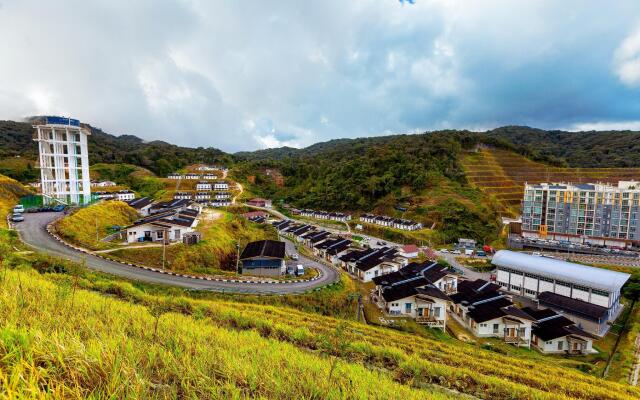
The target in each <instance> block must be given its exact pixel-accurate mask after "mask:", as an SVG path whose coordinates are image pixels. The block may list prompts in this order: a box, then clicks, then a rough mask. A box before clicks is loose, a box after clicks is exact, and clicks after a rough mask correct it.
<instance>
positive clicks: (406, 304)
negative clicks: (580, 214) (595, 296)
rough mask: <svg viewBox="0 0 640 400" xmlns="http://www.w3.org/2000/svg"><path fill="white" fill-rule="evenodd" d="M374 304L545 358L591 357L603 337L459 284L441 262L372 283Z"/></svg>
mask: <svg viewBox="0 0 640 400" xmlns="http://www.w3.org/2000/svg"><path fill="white" fill-rule="evenodd" d="M373 281H374V283H375V284H376V289H375V291H374V294H373V300H374V302H376V304H377V305H378V306H379V307H380V308H381V309H382V310H383V311H384V312H385V313H386V314H388V315H390V316H405V317H410V318H413V319H415V320H416V322H418V323H420V324H424V325H427V326H430V327H433V328H440V329H443V330H444V329H446V325H447V319H448V318H449V317H451V318H454V319H455V320H456V321H457V322H458V323H460V324H461V325H463V326H464V327H465V328H466V329H467V330H469V331H470V332H471V333H472V334H473V335H474V336H476V337H480V338H487V337H494V338H499V339H501V340H503V341H504V342H506V343H509V344H513V345H516V346H526V347H531V346H532V345H533V346H534V347H535V348H537V349H538V350H539V351H540V352H542V353H567V354H588V353H592V352H594V349H593V340H595V339H597V338H598V337H597V336H596V335H594V334H592V333H589V332H587V331H585V330H584V329H582V328H581V327H579V326H578V325H577V324H576V323H575V322H574V321H572V320H570V319H568V318H566V317H565V316H564V315H562V314H559V313H557V312H556V311H554V310H552V309H550V308H533V307H525V308H518V307H516V306H515V305H514V304H513V302H512V299H511V297H510V296H509V295H506V294H504V293H502V292H500V286H499V285H496V284H494V283H491V282H488V281H485V280H482V279H478V280H475V281H469V280H459V279H458V277H457V275H456V274H454V273H452V272H451V271H449V270H448V268H447V267H444V266H442V265H440V264H438V263H437V262H433V261H427V262H424V263H411V264H409V265H407V266H406V267H404V268H402V269H400V270H399V271H396V272H393V273H391V274H387V275H383V276H379V277H376V278H374V279H373Z"/></svg>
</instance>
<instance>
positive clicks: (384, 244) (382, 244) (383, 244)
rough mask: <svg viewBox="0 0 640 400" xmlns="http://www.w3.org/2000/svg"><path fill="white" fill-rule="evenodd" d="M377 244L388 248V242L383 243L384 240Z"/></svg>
mask: <svg viewBox="0 0 640 400" xmlns="http://www.w3.org/2000/svg"><path fill="white" fill-rule="evenodd" d="M377 244H378V246H386V245H387V242H383V241H382V240H379V241H378V243H377Z"/></svg>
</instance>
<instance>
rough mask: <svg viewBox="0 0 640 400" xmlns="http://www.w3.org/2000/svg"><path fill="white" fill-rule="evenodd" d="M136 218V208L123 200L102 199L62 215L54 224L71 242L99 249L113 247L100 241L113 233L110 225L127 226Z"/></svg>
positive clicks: (61, 234)
mask: <svg viewBox="0 0 640 400" xmlns="http://www.w3.org/2000/svg"><path fill="white" fill-rule="evenodd" d="M138 218H140V216H139V215H138V213H137V212H136V210H135V209H133V208H132V207H129V206H128V205H127V204H126V203H125V202H122V201H114V200H112V201H102V202H99V203H97V204H94V205H92V206H89V207H86V208H81V209H79V210H78V211H76V212H75V213H73V214H71V215H69V216H66V217H64V218H63V219H61V220H60V221H58V223H56V224H55V229H56V232H57V233H58V234H59V235H60V236H62V237H63V238H64V239H65V240H67V241H69V242H71V243H75V244H77V245H80V246H83V247H85V248H88V249H91V250H100V249H107V248H112V247H114V245H113V244H112V243H107V242H102V241H101V239H102V238H104V237H105V236H107V235H109V234H110V233H113V232H112V231H111V230H110V228H111V227H112V226H127V225H129V224H131V223H132V222H133V221H135V220H136V219H138ZM96 233H97V234H96Z"/></svg>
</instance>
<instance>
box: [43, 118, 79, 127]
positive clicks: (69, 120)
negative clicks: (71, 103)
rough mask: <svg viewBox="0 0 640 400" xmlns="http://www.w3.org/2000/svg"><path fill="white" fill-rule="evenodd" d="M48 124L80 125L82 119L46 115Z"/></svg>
mask: <svg viewBox="0 0 640 400" xmlns="http://www.w3.org/2000/svg"><path fill="white" fill-rule="evenodd" d="M46 119H47V124H56V125H70V126H80V121H78V120H77V119H72V118H65V117H46Z"/></svg>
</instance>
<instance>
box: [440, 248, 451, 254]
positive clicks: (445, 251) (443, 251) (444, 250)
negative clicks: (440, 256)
mask: <svg viewBox="0 0 640 400" xmlns="http://www.w3.org/2000/svg"><path fill="white" fill-rule="evenodd" d="M448 252H449V250H447V249H440V253H448Z"/></svg>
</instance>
